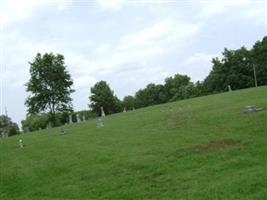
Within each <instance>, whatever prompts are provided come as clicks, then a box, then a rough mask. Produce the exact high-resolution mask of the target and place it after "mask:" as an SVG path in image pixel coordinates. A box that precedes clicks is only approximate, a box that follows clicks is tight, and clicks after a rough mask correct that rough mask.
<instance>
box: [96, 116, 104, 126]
mask: <svg viewBox="0 0 267 200" xmlns="http://www.w3.org/2000/svg"><path fill="white" fill-rule="evenodd" d="M96 126H97V128H102V127H103V126H104V122H103V120H102V119H101V118H98V120H97V123H96Z"/></svg>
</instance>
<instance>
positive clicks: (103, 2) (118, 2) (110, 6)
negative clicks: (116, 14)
mask: <svg viewBox="0 0 267 200" xmlns="http://www.w3.org/2000/svg"><path fill="white" fill-rule="evenodd" d="M97 3H98V4H99V5H100V6H101V7H102V8H103V9H104V10H114V11H117V10H120V9H121V7H122V4H123V3H125V1H124V0H97Z"/></svg>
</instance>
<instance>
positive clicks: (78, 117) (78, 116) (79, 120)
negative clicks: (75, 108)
mask: <svg viewBox="0 0 267 200" xmlns="http://www.w3.org/2000/svg"><path fill="white" fill-rule="evenodd" d="M76 118H77V123H80V122H81V119H80V115H79V114H77V115H76Z"/></svg>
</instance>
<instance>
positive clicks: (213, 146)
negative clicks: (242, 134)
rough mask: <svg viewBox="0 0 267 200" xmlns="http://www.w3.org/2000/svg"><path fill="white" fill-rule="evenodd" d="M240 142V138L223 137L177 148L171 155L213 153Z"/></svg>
mask: <svg viewBox="0 0 267 200" xmlns="http://www.w3.org/2000/svg"><path fill="white" fill-rule="evenodd" d="M239 144H240V141H239V140H233V139H223V140H218V141H212V142H210V143H208V144H198V145H194V146H190V147H187V148H181V149H177V150H176V151H175V152H173V153H172V154H170V155H169V156H175V157H178V158H179V157H183V156H187V155H189V154H195V153H212V152H216V151H219V150H221V149H227V148H231V147H233V146H237V145H239Z"/></svg>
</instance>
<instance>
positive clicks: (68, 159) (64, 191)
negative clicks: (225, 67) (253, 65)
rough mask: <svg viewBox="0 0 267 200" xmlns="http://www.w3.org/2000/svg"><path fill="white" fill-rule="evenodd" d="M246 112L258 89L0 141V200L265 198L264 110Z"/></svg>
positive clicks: (259, 101)
mask: <svg viewBox="0 0 267 200" xmlns="http://www.w3.org/2000/svg"><path fill="white" fill-rule="evenodd" d="M246 105H255V106H258V107H267V87H259V88H257V89H247V90H240V91H235V92H231V93H223V94H218V95H211V96H206V97H200V98H194V99H189V100H184V101H179V102H174V103H168V104H163V105H157V106H152V107H147V108H144V109H139V110H135V111H129V112H127V113H120V114H115V115H112V116H108V117H106V118H105V119H104V123H105V126H104V128H100V129H98V128H96V120H91V121H88V122H86V123H81V124H73V125H67V126H65V130H66V134H65V135H60V131H59V128H54V129H49V130H42V131H38V132H34V133H30V134H24V135H19V136H14V137H11V138H8V139H4V140H1V142H0V173H1V174H0V175H1V182H0V199H1V200H3V199H16V200H18V199H212V200H214V199H227V200H228V199H261V200H262V199H267V189H266V188H267V111H262V112H257V113H250V114H244V113H243V109H244V107H245V106H246ZM20 138H21V139H23V141H24V143H25V145H26V147H25V148H23V149H19V148H18V147H17V145H18V140H19V139H20Z"/></svg>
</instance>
